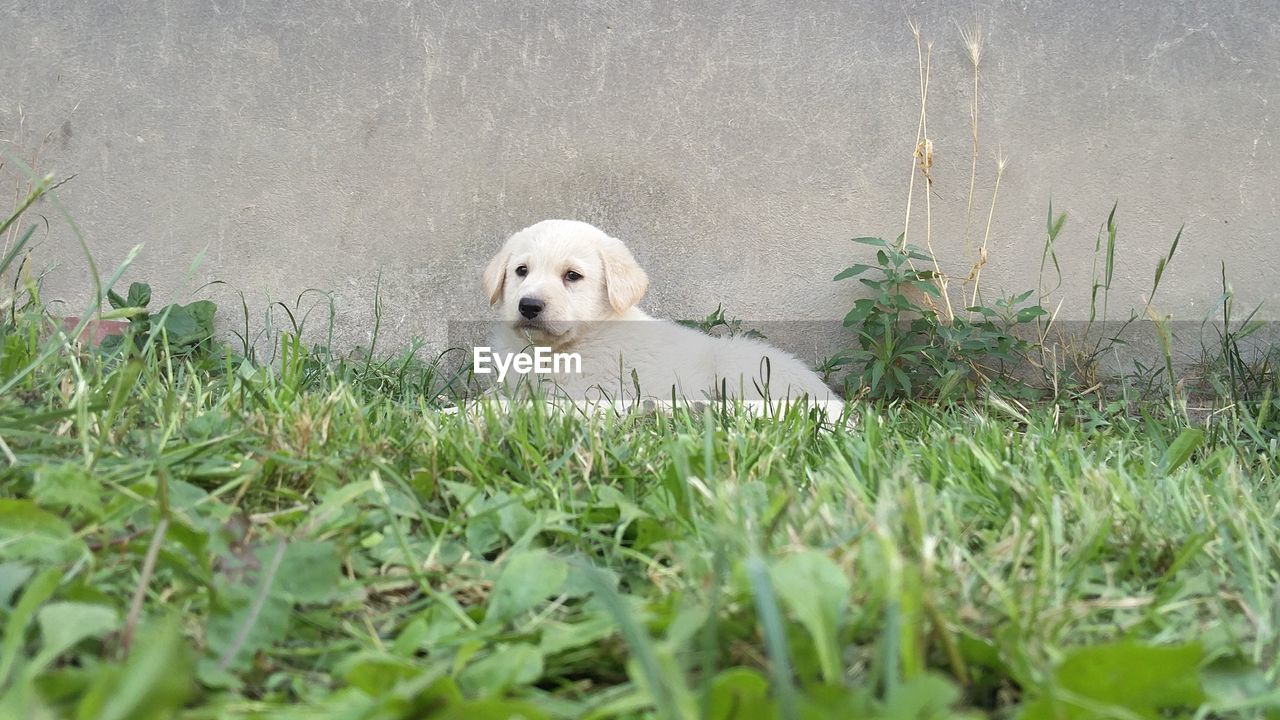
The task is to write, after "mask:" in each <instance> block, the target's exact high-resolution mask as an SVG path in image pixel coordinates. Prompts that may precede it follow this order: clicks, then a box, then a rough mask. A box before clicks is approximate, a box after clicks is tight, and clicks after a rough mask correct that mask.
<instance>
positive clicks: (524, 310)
mask: <svg viewBox="0 0 1280 720" xmlns="http://www.w3.org/2000/svg"><path fill="white" fill-rule="evenodd" d="M546 305H547V304H546V303H544V302H542V301H541V300H539V299H537V298H529V297H527V298H520V314H521V315H523V316H525V317H526V318H528V319H529V320H532V319H534V318H536V317H538V314H539V313H541V312H542V308H544V307H546Z"/></svg>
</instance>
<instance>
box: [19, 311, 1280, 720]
mask: <svg viewBox="0 0 1280 720" xmlns="http://www.w3.org/2000/svg"><path fill="white" fill-rule="evenodd" d="M15 317H16V321H15V323H14V324H12V325H6V326H5V328H4V331H3V348H4V354H3V356H0V368H2V370H0V382H3V383H5V384H7V385H10V386H11V390H10V391H8V392H6V393H5V394H4V395H3V397H2V398H0V438H3V441H4V450H3V454H4V456H5V459H4V460H3V461H2V462H0V487H3V497H4V499H2V500H0V618H3V621H4V623H5V628H6V630H5V634H4V638H5V639H4V642H3V648H0V682H2V683H3V690H2V691H0V716H4V717H30V718H39V717H64V716H65V717H82V718H99V717H118V718H147V717H183V718H223V717H225V718H240V717H245V718H247V717H282V718H284V717H307V718H416V717H517V716H521V717H527V718H534V717H600V718H607V717H619V718H631V717H658V718H694V717H711V718H757V717H760V718H763V717H783V718H790V717H796V718H799V717H806V718H808V717H833V718H834V717H854V716H856V717H884V718H918V717H938V718H942V717H956V716H958V715H959V714H961V713H969V714H971V715H972V716H977V717H987V716H989V717H1007V716H1012V715H1020V716H1021V717H1030V718H1040V717H1044V718H1048V717H1064V718H1065V717H1071V718H1075V717H1116V718H1120V717H1154V716H1155V715H1154V714H1153V713H1156V712H1157V711H1160V712H1164V713H1171V714H1174V715H1176V716H1180V717H1193V716H1196V717H1227V716H1232V717H1235V716H1249V713H1253V714H1254V715H1253V716H1258V717H1262V716H1264V715H1263V713H1264V712H1269V713H1270V715H1265V716H1267V717H1274V716H1276V713H1277V712H1280V694H1278V693H1277V692H1276V691H1274V690H1273V688H1274V687H1275V686H1276V683H1277V680H1278V679H1280V678H1278V677H1277V673H1278V672H1280V671H1278V670H1277V667H1276V662H1275V660H1276V654H1277V649H1278V648H1280V644H1278V643H1280V628H1278V623H1280V597H1278V595H1277V588H1278V587H1280V584H1278V583H1280V577H1278V575H1277V567H1280V566H1278V564H1277V561H1278V560H1280V528H1277V526H1276V524H1275V522H1274V517H1275V514H1276V509H1277V503H1278V502H1280V486H1277V483H1276V474H1277V470H1280V464H1278V462H1277V459H1276V455H1275V453H1274V447H1271V448H1270V449H1269V450H1268V449H1267V448H1266V447H1261V448H1258V447H1256V446H1249V445H1246V444H1243V443H1241V442H1239V441H1237V440H1236V439H1234V438H1233V437H1232V436H1230V435H1228V434H1226V433H1223V432H1211V433H1209V434H1208V435H1205V434H1204V433H1203V432H1202V431H1199V430H1195V431H1192V434H1190V435H1188V434H1187V431H1186V430H1185V429H1184V428H1183V427H1181V426H1179V425H1178V424H1176V423H1167V422H1162V421H1156V420H1148V421H1143V420H1142V419H1141V418H1140V417H1128V416H1125V415H1100V414H1099V413H1098V412H1097V411H1096V410H1091V409H1089V408H1088V407H1087V406H1083V405H1079V406H1075V405H1058V406H1048V407H1044V408H1038V409H1034V408H1033V409H1029V410H1028V409H1023V408H1020V407H1018V406H1016V405H1014V404H1012V403H1009V402H1005V401H1003V400H1001V399H999V398H996V397H990V398H989V399H988V400H987V401H985V402H981V403H978V404H976V405H971V406H953V407H950V408H945V409H940V408H933V407H928V406H922V405H916V404H909V403H907V404H894V405H881V406H863V407H861V408H860V409H859V410H858V412H860V413H861V414H862V417H861V423H860V425H859V427H858V428H857V429H856V430H854V431H846V430H837V431H829V430H822V429H820V428H819V427H818V426H817V425H816V423H815V421H814V420H813V419H812V418H811V417H810V416H808V415H807V414H805V413H803V412H800V411H795V412H791V413H789V414H787V415H786V416H785V417H782V418H778V419H761V418H750V417H747V416H746V415H744V414H738V413H734V412H733V411H732V409H731V408H730V409H728V410H727V411H725V412H715V411H710V410H709V411H707V412H706V413H705V414H690V413H684V412H677V413H676V414H675V415H673V416H665V415H657V416H639V417H622V418H616V417H581V416H574V415H571V414H562V413H555V412H551V411H548V410H546V409H544V408H542V407H541V406H539V405H533V406H526V407H521V408H517V409H515V410H513V411H510V412H502V411H499V410H498V409H497V408H496V407H493V406H489V405H484V404H482V405H481V406H480V407H479V409H478V410H477V411H476V412H474V413H464V414H456V415H455V414H442V413H441V412H440V411H439V408H438V404H439V403H440V401H439V399H438V398H437V396H436V395H435V394H434V393H433V392H429V391H428V392H424V391H422V389H421V388H422V385H415V384H414V382H413V379H412V378H410V379H408V380H406V378H404V377H401V378H400V380H399V382H388V381H387V377H386V376H387V374H388V373H387V369H386V368H387V367H388V366H384V365H382V364H379V363H373V362H369V361H367V360H358V361H354V362H338V361H334V360H333V359H332V358H329V357H328V356H327V355H325V354H323V353H319V354H317V353H311V352H308V351H306V350H304V349H302V348H301V346H300V344H299V343H297V342H296V340H294V339H292V338H291V336H289V335H286V336H285V338H286V339H285V346H286V347H289V348H291V350H290V353H292V354H290V355H289V356H288V358H287V359H286V361H285V362H284V364H283V366H281V367H280V368H278V369H272V368H269V367H259V366H256V365H254V364H252V363H250V362H248V361H246V360H244V359H242V358H238V357H236V356H233V355H231V354H225V353H218V352H214V353H210V354H204V355H199V356H189V357H185V358H184V357H182V356H175V355H170V354H166V353H165V352H164V351H163V348H164V346H163V345H162V344H156V345H152V346H149V347H148V349H147V351H146V352H138V353H133V354H132V356H131V357H129V358H127V359H126V358H125V357H124V356H122V355H112V356H102V355H99V354H95V352H94V351H92V350H88V349H85V348H83V347H80V346H79V345H77V344H76V343H75V342H73V339H72V338H67V337H63V336H59V335H58V334H56V330H55V329H54V328H53V327H52V324H51V323H50V322H49V321H48V320H47V319H45V318H44V317H43V316H42V315H41V314H40V312H39V311H38V309H36V308H32V307H28V308H26V309H25V310H24V311H23V312H19V313H16V315H15ZM42 323H43V324H44V325H43V326H42ZM51 331H52V332H55V334H54V335H53V336H51V337H49V338H48V339H47V340H44V341H42V340H41V339H40V338H41V336H42V334H44V333H46V332H51ZM42 356H43V359H41V358H42ZM33 361H35V362H36V364H35V365H34V366H32V364H31V363H32V362H33ZM389 366H390V367H392V368H410V369H409V370H407V371H406V372H410V373H424V372H428V370H427V369H424V368H414V367H413V366H410V365H408V364H406V363H404V362H403V361H402V360H396V361H395V362H394V363H393V364H391V365H389ZM23 368H30V369H29V370H26V371H23ZM402 375H403V373H402ZM405 387H411V388H418V390H417V391H415V392H404V391H403V389H404V388H405ZM1195 433H1200V434H1199V435H1197V434H1195ZM1090 653H1092V654H1090ZM1099 667H1101V668H1103V669H1102V670H1101V671H1100V673H1099V672H1097V669H1098V668H1099ZM1138 667H1142V668H1145V669H1146V670H1147V672H1145V673H1140V672H1136V668H1138ZM1090 669H1092V670H1094V671H1095V672H1094V674H1093V675H1090V674H1089V673H1088V672H1087V671H1089V670H1090ZM1111 673H1114V674H1115V676H1117V677H1120V678H1124V680H1123V681H1122V682H1121V683H1120V684H1119V685H1117V686H1115V687H1112V686H1109V685H1107V683H1106V682H1105V681H1106V680H1107V677H1108V676H1109V674H1111ZM1113 684H1114V683H1113ZM1117 688H1118V689H1117ZM1126 688H1128V691H1126ZM851 708H856V709H857V710H856V712H855V711H853V710H851ZM1250 708H1252V709H1250ZM850 713H853V714H850Z"/></svg>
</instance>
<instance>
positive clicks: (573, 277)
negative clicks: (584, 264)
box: [564, 270, 582, 282]
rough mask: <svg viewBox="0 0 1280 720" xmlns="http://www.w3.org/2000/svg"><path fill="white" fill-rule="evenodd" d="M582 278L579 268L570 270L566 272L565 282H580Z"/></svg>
mask: <svg viewBox="0 0 1280 720" xmlns="http://www.w3.org/2000/svg"><path fill="white" fill-rule="evenodd" d="M581 279H582V273H580V272H578V271H577V270H570V271H569V272H567V273H565V274H564V280H565V282H578V281H579V280H581Z"/></svg>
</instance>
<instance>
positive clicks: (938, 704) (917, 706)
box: [881, 675, 961, 720]
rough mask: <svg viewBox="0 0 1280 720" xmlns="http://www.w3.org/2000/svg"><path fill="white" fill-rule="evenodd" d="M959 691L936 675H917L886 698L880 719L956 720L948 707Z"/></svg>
mask: <svg viewBox="0 0 1280 720" xmlns="http://www.w3.org/2000/svg"><path fill="white" fill-rule="evenodd" d="M959 699H960V691H959V690H958V689H957V688H956V686H955V685H953V684H952V683H951V682H950V681H948V680H944V679H943V678H940V677H938V676H936V675H921V676H919V677H916V678H914V679H912V680H909V681H907V682H905V683H903V684H902V685H899V686H898V687H897V689H896V690H895V691H894V693H893V695H892V697H889V698H887V699H886V701H885V704H884V710H883V711H882V712H883V714H882V715H881V717H882V718H883V720H958V718H959V717H961V716H960V715H959V714H957V713H956V711H955V710H954V709H952V706H953V705H954V704H955V703H956V702H957V701H958V700H959Z"/></svg>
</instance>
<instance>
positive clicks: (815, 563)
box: [769, 550, 853, 683]
mask: <svg viewBox="0 0 1280 720" xmlns="http://www.w3.org/2000/svg"><path fill="white" fill-rule="evenodd" d="M769 574H770V575H771V576H772V580H773V585H774V587H775V588H777V593H778V596H779V597H781V598H782V602H783V604H785V605H786V607H787V609H788V610H790V611H791V613H792V614H793V615H795V616H796V619H798V620H799V621H800V623H801V624H802V625H804V627H805V629H806V630H808V631H809V636H810V638H811V639H812V640H813V644H814V647H815V648H817V651H818V663H819V665H820V666H821V668H822V677H823V679H824V680H825V681H827V682H829V683H838V682H839V681H840V677H841V675H842V674H843V663H842V662H841V659H840V646H839V634H840V626H841V624H842V622H843V620H844V613H845V608H846V607H848V604H849V596H850V595H851V594H852V592H853V588H852V585H851V583H850V582H849V578H848V577H847V576H846V575H845V574H844V572H843V571H842V570H841V569H840V568H839V567H838V566H837V565H836V564H835V562H833V561H832V560H831V558H829V557H827V556H826V555H824V554H822V553H820V552H818V551H816V550H804V551H802V552H799V553H796V554H794V555H787V556H785V557H783V558H781V559H779V560H775V561H774V562H773V563H772V565H771V567H770V568H769Z"/></svg>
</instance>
